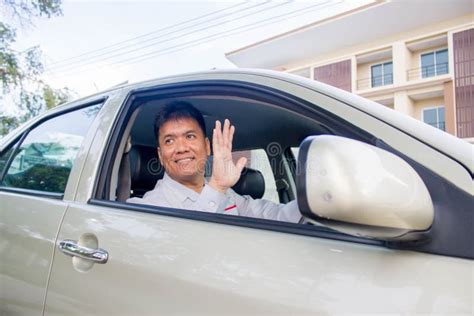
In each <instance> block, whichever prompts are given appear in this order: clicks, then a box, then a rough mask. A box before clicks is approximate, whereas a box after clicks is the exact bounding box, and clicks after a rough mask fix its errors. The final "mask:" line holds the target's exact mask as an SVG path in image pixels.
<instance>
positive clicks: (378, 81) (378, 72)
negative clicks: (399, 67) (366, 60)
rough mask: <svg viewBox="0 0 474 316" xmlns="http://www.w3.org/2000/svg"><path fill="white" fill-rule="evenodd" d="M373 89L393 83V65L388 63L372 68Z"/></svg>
mask: <svg viewBox="0 0 474 316" xmlns="http://www.w3.org/2000/svg"><path fill="white" fill-rule="evenodd" d="M370 71H371V79H372V88H373V87H379V86H385V85H388V84H392V83H393V64H392V62H391V61H390V62H386V63H382V64H377V65H373V66H372V67H370Z"/></svg>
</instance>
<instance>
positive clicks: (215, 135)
mask: <svg viewBox="0 0 474 316" xmlns="http://www.w3.org/2000/svg"><path fill="white" fill-rule="evenodd" d="M234 132H235V127H234V126H231V125H230V121H229V120H228V119H226V120H225V121H224V126H223V128H221V122H220V121H216V126H215V128H214V130H213V132H212V151H213V153H214V158H213V163H212V176H211V179H210V180H209V185H210V186H211V187H212V188H214V189H215V190H217V191H220V192H225V191H227V189H229V188H230V187H232V186H233V185H234V184H236V183H237V181H239V178H240V174H241V172H242V169H243V168H244V166H245V164H246V163H247V158H245V157H242V158H240V159H239V160H238V161H237V163H236V164H234V162H233V161H232V140H233V137H234Z"/></svg>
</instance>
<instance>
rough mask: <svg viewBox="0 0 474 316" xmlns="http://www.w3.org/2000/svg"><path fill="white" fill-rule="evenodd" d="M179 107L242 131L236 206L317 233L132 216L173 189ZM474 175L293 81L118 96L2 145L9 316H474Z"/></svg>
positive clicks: (464, 155) (155, 213) (76, 107)
mask: <svg viewBox="0 0 474 316" xmlns="http://www.w3.org/2000/svg"><path fill="white" fill-rule="evenodd" d="M176 99H180V100H186V101H189V102H191V103H192V104H193V105H195V106H196V107H197V108H198V109H199V110H200V111H201V112H202V113H203V114H204V117H205V120H206V122H207V126H208V127H210V126H212V123H211V122H213V121H215V120H216V119H219V120H221V121H222V120H223V119H225V118H229V119H231V121H232V122H233V124H234V125H235V126H236V135H235V137H234V151H235V155H236V156H242V155H244V156H246V157H247V158H248V162H249V163H248V165H247V169H246V172H244V173H243V174H242V176H241V179H240V181H239V182H240V187H239V188H235V190H236V191H238V192H239V193H240V194H244V195H250V196H252V197H253V198H262V197H263V198H265V199H269V200H272V201H274V202H278V203H287V202H289V201H292V200H295V199H297V202H298V206H299V209H300V212H301V213H302V215H303V216H304V218H305V220H304V222H301V223H298V224H295V223H286V222H277V221H272V220H264V219H256V218H248V217H243V216H233V215H224V214H213V213H206V212H197V211H190V210H185V209H174V208H165V207H159V206H154V205H137V204H132V203H127V202H126V200H127V199H128V198H129V197H140V196H142V195H143V194H144V193H145V192H146V191H148V190H151V189H153V187H154V185H155V183H156V181H157V180H158V179H159V178H160V177H161V176H162V175H163V168H162V166H161V164H160V162H159V161H158V157H157V156H156V141H155V135H154V132H153V122H154V118H155V116H156V113H157V111H158V110H159V109H160V108H161V107H162V106H163V104H165V103H167V102H168V101H172V100H176ZM207 132H208V135H209V134H210V132H211V131H210V129H209V130H208V131H207ZM473 164H474V163H473V146H472V145H470V144H468V143H466V142H464V141H462V140H459V139H457V138H455V137H453V136H451V135H448V134H446V133H444V132H442V131H440V130H437V129H435V128H433V127H431V126H428V125H426V124H424V123H421V122H418V121H416V120H414V119H412V118H410V117H407V116H405V115H403V114H400V113H397V112H395V111H393V110H391V109H388V108H386V107H383V106H382V105H379V104H376V103H374V102H372V101H369V100H366V99H363V98H360V97H358V96H355V95H353V94H350V93H348V92H344V91H341V90H339V89H336V88H333V87H330V86H327V85H324V84H321V83H318V82H315V81H311V80H308V79H305V78H299V77H296V76H292V75H288V74H282V73H277V72H270V71H256V70H232V71H224V70H222V71H220V70H219V71H209V72H200V73H191V74H185V75H180V76H173V77H166V78H162V79H158V80H153V81H148V82H144V83H139V84H132V85H127V86H121V87H115V88H113V89H110V90H108V91H105V92H103V93H99V94H96V95H93V96H90V97H87V98H84V99H81V100H77V101H74V102H71V103H69V104H67V105H64V106H60V107H58V108H55V109H53V110H51V111H49V112H47V113H45V114H43V115H41V116H40V117H37V118H35V119H33V120H32V121H30V122H28V123H27V124H26V125H24V126H23V127H21V128H19V129H17V130H16V131H14V132H12V133H10V134H9V135H7V136H6V137H4V138H3V139H2V140H1V143H0V173H1V174H0V180H1V185H0V263H1V264H0V314H1V315H142V314H153V315H159V314H163V315H168V314H181V315H188V314H218V315H228V314H236V315H242V314H267V315H275V314H284V315H298V314H371V313H377V314H380V313H397V314H398V313H400V314H405V313H409V314H410V313H413V314H424V313H428V314H450V313H452V314H457V315H463V314H465V315H472V314H473V297H474V294H473V287H474V285H473V284H474V275H473V271H474V270H473V269H474V268H473V259H474V246H473V243H474V207H473V205H474V199H473V194H474V186H473V173H474V166H473Z"/></svg>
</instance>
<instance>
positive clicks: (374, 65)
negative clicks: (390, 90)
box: [370, 60, 393, 88]
mask: <svg viewBox="0 0 474 316" xmlns="http://www.w3.org/2000/svg"><path fill="white" fill-rule="evenodd" d="M389 63H390V64H391V65H392V73H391V74H392V82H391V83H385V65H386V64H389ZM376 66H382V75H381V76H380V77H381V78H382V84H380V85H377V86H375V85H374V76H373V72H372V69H373V68H374V67H376ZM392 84H393V60H386V61H382V62H377V63H375V64H371V65H370V87H371V88H379V87H383V86H389V85H392Z"/></svg>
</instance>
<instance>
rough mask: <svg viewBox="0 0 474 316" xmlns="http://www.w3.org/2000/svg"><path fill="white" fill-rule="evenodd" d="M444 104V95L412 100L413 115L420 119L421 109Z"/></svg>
mask: <svg viewBox="0 0 474 316" xmlns="http://www.w3.org/2000/svg"><path fill="white" fill-rule="evenodd" d="M444 105H445V104H444V97H438V98H431V99H425V100H420V101H414V102H413V109H414V113H413V114H414V117H415V118H416V119H418V120H420V121H421V119H422V114H421V113H422V111H423V109H425V108H432V107H438V106H444Z"/></svg>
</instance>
